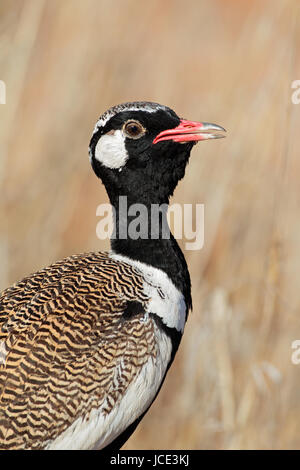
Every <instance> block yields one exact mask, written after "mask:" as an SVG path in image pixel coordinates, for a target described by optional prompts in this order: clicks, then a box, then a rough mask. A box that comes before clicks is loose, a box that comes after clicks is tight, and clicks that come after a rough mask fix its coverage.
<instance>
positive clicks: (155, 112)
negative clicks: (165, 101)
mask: <svg viewBox="0 0 300 470" xmlns="http://www.w3.org/2000/svg"><path fill="white" fill-rule="evenodd" d="M224 131H225V129H223V128H222V127H220V126H218V125H216V124H210V123H206V122H194V121H188V120H186V119H180V118H179V117H178V116H177V114H176V113H175V112H174V111H173V110H172V109H170V108H168V107H167V106H163V105H160V104H158V103H152V102H146V101H139V102H132V103H124V104H120V105H117V106H114V107H112V108H110V109H109V110H108V111H106V112H105V113H104V114H103V115H102V116H101V117H100V118H99V120H98V122H97V123H96V126H95V129H94V132H93V135H92V139H91V142H90V149H89V152H90V160H91V164H92V167H93V169H94V171H95V173H96V175H97V176H98V177H100V178H101V180H102V181H103V183H104V184H105V186H106V189H107V192H108V195H109V197H110V199H113V196H114V195H115V194H126V195H130V194H131V195H132V196H135V198H136V199H139V200H141V201H142V200H143V199H144V198H148V199H151V201H152V202H159V203H163V202H168V200H169V197H170V196H171V195H172V194H173V191H174V189H175V187H176V185H177V183H178V181H179V180H180V179H181V178H183V176H184V173H185V168H186V165H187V162H188V160H189V156H190V152H191V149H192V147H193V145H195V144H196V143H197V142H199V141H201V140H207V139H214V138H220V137H224V135H223V134H222V132H224ZM183 144H184V145H183Z"/></svg>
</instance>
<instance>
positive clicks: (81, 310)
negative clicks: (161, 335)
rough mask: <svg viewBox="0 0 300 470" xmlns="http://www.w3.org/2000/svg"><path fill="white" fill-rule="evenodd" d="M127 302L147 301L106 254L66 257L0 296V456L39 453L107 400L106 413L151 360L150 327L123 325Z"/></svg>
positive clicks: (132, 273) (139, 284)
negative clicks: (1, 359) (1, 355)
mask: <svg viewBox="0 0 300 470" xmlns="http://www.w3.org/2000/svg"><path fill="white" fill-rule="evenodd" d="M133 299H134V300H136V299H139V301H140V302H141V303H142V304H146V303H147V302H148V301H149V299H148V298H147V297H146V296H145V294H144V293H143V279H142V277H141V275H140V274H138V272H137V271H136V270H135V269H134V268H133V267H132V266H130V265H126V264H125V263H119V262H116V261H114V260H113V259H111V258H110V257H109V256H108V254H107V253H90V254H86V255H76V256H71V257H69V258H66V259H64V260H62V261H60V262H57V263H55V264H53V265H52V266H49V267H48V268H46V269H43V270H41V271H40V272H38V273H36V274H33V275H32V276H29V277H27V278H25V279H23V280H22V281H21V282H19V283H17V284H15V285H14V286H12V287H10V288H9V289H7V290H5V291H4V292H3V293H2V296H1V297H0V325H1V330H0V341H1V342H2V344H4V345H5V350H6V358H5V364H3V363H2V364H0V403H1V408H0V443H1V448H2V449H10V448H13V449H18V448H19V449H20V448H31V449H39V448H44V447H45V446H46V445H47V444H48V443H49V442H50V441H51V440H53V439H55V438H56V437H57V436H58V435H59V434H61V433H62V432H63V431H64V430H65V429H67V427H68V426H69V425H70V424H71V423H72V422H73V421H74V420H75V419H76V418H77V417H79V416H82V415H86V414H88V413H89V412H90V410H91V409H93V408H99V407H100V406H101V405H102V404H103V403H104V401H105V400H106V403H107V404H106V406H105V407H104V408H103V413H109V412H110V410H111V409H112V407H113V406H114V405H115V404H116V403H117V402H118V400H119V399H120V398H121V396H122V395H123V394H124V392H125V390H126V388H127V387H128V385H129V383H130V382H131V381H132V380H133V379H134V377H135V376H136V375H137V374H138V373H139V371H140V369H141V367H142V366H143V364H145V362H146V360H147V359H148V357H149V355H153V356H154V357H155V354H156V345H155V340H154V328H155V325H154V322H153V320H151V319H150V318H149V319H148V320H147V321H142V322H141V321H140V320H141V318H143V317H144V312H143V311H142V312H141V314H140V315H136V316H135V317H134V319H132V320H131V321H130V322H127V321H124V320H123V319H122V313H123V311H124V309H125V306H126V303H127V301H130V300H133Z"/></svg>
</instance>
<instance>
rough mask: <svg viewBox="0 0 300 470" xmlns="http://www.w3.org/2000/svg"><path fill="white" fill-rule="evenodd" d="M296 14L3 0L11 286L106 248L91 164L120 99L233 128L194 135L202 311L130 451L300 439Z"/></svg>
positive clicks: (159, 2) (2, 277) (230, 2)
mask: <svg viewBox="0 0 300 470" xmlns="http://www.w3.org/2000/svg"><path fill="white" fill-rule="evenodd" d="M299 7H300V5H299V2H298V1H297V0H291V1H289V0H285V1H284V0H282V1H280V2H278V1H277V2H274V1H272V0H264V1H261V0H252V1H251V2H237V1H234V0H227V1H226V2H225V1H222V0H201V1H200V0H189V1H188V2H182V1H181V0H149V1H147V2H141V1H138V0H115V1H114V2H112V1H110V0H85V1H83V0H51V1H50V0H26V1H25V0H14V1H13V2H12V1H9V0H1V3H0V18H1V19H0V79H1V80H3V81H4V82H5V83H6V93H7V96H6V104H5V105H4V104H0V152H1V153H0V185H1V189H0V195H1V196H0V216H1V224H0V287H1V289H4V288H5V287H8V286H9V285H10V284H12V283H13V282H15V281H16V280H18V279H20V278H22V277H23V276H25V275H28V274H29V273H32V272H34V271H36V270H38V269H40V268H42V267H44V266H46V265H48V264H50V263H52V262H54V261H55V260H58V259H60V258H62V257H65V256H68V255H71V254H74V253H79V252H87V251H91V250H107V249H109V243H108V242H107V241H100V240H99V239H97V237H96V225H97V223H98V221H99V218H97V217H96V208H97V206H98V205H99V204H100V203H103V202H107V196H106V193H105V190H104V188H103V186H102V185H101V183H100V181H99V180H97V178H96V177H95V175H94V174H93V172H92V170H91V168H90V165H89V161H88V144H89V139H90V136H91V132H92V130H93V127H94V124H95V122H96V120H97V118H98V117H99V115H101V114H102V113H103V111H105V110H106V109H107V108H108V107H110V106H112V105H114V104H117V103H120V102H125V101H131V100H134V101H135V100H150V101H157V102H159V103H162V104H165V105H168V106H170V107H171V108H173V109H174V110H175V111H176V112H177V113H178V114H179V115H180V116H181V117H184V118H188V119H192V120H203V121H208V122H214V123H217V124H220V125H222V126H223V127H225V128H226V129H227V132H228V136H227V138H226V139H223V140H222V139H221V140H218V141H209V142H203V143H200V144H199V145H197V147H196V148H195V149H194V150H193V154H192V158H191V160H190V164H189V167H188V169H187V173H186V177H185V179H184V180H183V181H182V182H181V183H180V185H179V186H178V189H177V191H176V193H175V197H174V198H173V200H172V202H178V203H192V204H196V203H202V204H204V205H205V243H204V247H203V249H202V250H200V251H186V252H185V256H186V258H187V261H188V264H189V267H190V273H191V278H192V285H193V290H192V294H193V304H194V309H193V312H192V314H191V315H190V317H189V321H188V324H187V326H186V330H185V335H184V338H183V342H182V345H181V348H180V350H179V352H178V354H177V357H176V359H175V362H174V364H173V366H172V368H171V370H170V372H169V374H168V377H167V379H166V382H165V384H164V386H163V388H162V390H161V393H160V394H159V396H158V398H157V400H156V401H155V403H154V404H153V406H152V408H151V409H150V411H149V413H148V414H147V415H146V417H145V418H144V419H143V421H142V423H141V424H140V426H139V427H138V429H137V431H136V432H135V434H134V435H133V436H132V437H131V439H130V440H129V441H128V442H127V444H126V445H125V447H124V448H125V449H251V448H257V449H266V448H269V449H275V448H277V449H286V448H300V441H299V421H300V395H299V390H300V364H299V365H296V364H293V362H292V360H291V356H292V353H293V349H292V347H291V345H292V342H293V341H294V340H296V339H300V236H299V235H300V217H299V211H300V188H299V179H300V158H299V149H300V132H299V124H300V104H299V105H297V104H293V103H292V99H291V97H292V93H293V91H294V90H293V89H292V88H291V85H292V82H293V81H294V80H297V79H300V54H299V47H300V28H299V20H300V16H299ZM297 129H298V131H297ZM184 242H185V241H184V240H182V241H180V244H181V246H182V247H183V248H184Z"/></svg>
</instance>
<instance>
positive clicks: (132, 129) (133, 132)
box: [124, 121, 145, 139]
mask: <svg viewBox="0 0 300 470" xmlns="http://www.w3.org/2000/svg"><path fill="white" fill-rule="evenodd" d="M124 132H125V134H126V135H127V137H130V138H131V139H139V138H140V137H142V135H144V134H145V129H144V128H143V126H142V124H141V123H140V122H138V121H127V122H126V123H125V125H124Z"/></svg>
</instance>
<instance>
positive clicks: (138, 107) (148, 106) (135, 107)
mask: <svg viewBox="0 0 300 470" xmlns="http://www.w3.org/2000/svg"><path fill="white" fill-rule="evenodd" d="M159 109H163V110H166V109H167V107H166V106H163V105H161V104H158V103H151V102H148V101H136V102H133V103H123V104H118V105H116V106H113V107H112V108H110V109H108V110H107V111H105V113H104V114H102V116H100V118H99V119H98V121H97V122H96V125H95V128H94V132H93V134H95V133H96V132H98V130H99V129H100V128H101V127H104V126H105V125H106V124H107V123H108V121H109V120H110V119H111V118H112V117H113V116H114V115H115V114H118V113H121V112H122V111H147V112H148V113H155V112H156V111H158V110H159Z"/></svg>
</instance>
